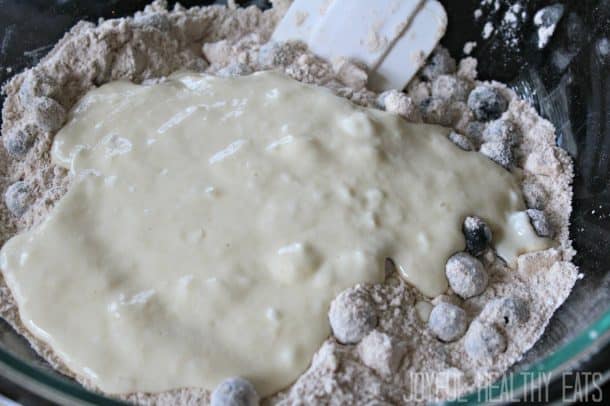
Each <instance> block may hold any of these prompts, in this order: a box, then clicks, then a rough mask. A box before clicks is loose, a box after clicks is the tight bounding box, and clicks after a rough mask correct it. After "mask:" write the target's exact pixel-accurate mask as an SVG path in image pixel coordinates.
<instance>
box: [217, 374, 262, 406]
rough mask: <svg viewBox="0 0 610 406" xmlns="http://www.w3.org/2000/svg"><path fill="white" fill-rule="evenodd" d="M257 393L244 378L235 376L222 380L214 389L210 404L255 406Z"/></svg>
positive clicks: (257, 399)
mask: <svg viewBox="0 0 610 406" xmlns="http://www.w3.org/2000/svg"><path fill="white" fill-rule="evenodd" d="M258 404H259V397H258V393H256V389H254V386H253V385H252V384H251V383H250V382H248V381H247V380H245V379H244V378H240V377H235V378H229V379H226V380H224V381H223V382H222V383H221V384H220V385H218V386H217V387H216V389H214V391H213V392H212V396H211V406H257V405H258Z"/></svg>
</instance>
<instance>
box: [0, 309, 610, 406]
mask: <svg viewBox="0 0 610 406" xmlns="http://www.w3.org/2000/svg"><path fill="white" fill-rule="evenodd" d="M609 343H610V310H607V311H606V312H605V313H604V314H603V315H602V316H601V317H600V318H598V319H597V320H596V321H594V322H593V323H591V324H590V325H589V327H587V329H586V330H585V331H583V332H582V333H580V334H579V335H577V336H576V337H574V338H572V339H571V340H569V341H568V342H566V343H565V344H563V345H562V346H561V347H560V348H559V349H557V350H556V351H554V352H553V353H551V354H550V355H548V356H546V357H545V358H543V359H541V360H538V361H536V362H534V363H532V364H530V365H529V366H528V367H526V368H525V369H523V370H520V371H516V372H511V373H510V374H507V375H504V376H503V377H501V378H500V379H498V380H496V382H494V383H493V384H491V385H488V386H486V387H483V388H481V389H478V390H476V391H474V392H472V393H470V394H467V395H466V396H460V397H459V398H457V399H453V400H448V401H443V402H440V403H439V404H442V405H476V404H487V403H492V402H493V403H503V402H508V401H510V400H514V399H518V398H520V397H521V396H523V395H525V394H527V393H529V392H532V391H534V390H537V389H540V388H541V387H543V385H545V384H549V383H550V382H553V381H555V380H557V379H558V378H560V376H561V374H562V373H564V372H566V371H569V370H571V369H573V368H575V367H577V366H578V365H579V364H580V363H581V362H584V361H586V360H587V359H588V358H589V357H591V356H593V355H594V354H595V353H597V352H598V351H599V349H600V348H602V347H603V346H605V345H608V344H609ZM0 373H2V375H3V376H5V377H6V378H8V379H9V380H11V381H12V382H14V383H16V384H17V385H19V386H22V387H23V388H25V389H27V390H29V391H31V392H33V393H35V394H37V395H40V396H43V397H45V398H47V399H50V400H54V401H57V402H60V403H62V404H81V405H82V404H104V405H117V406H119V405H126V404H127V403H125V402H123V401H121V400H119V399H116V398H112V397H109V396H106V395H104V394H102V393H100V392H95V391H93V390H88V389H86V388H85V387H84V386H82V385H81V384H79V383H78V382H76V381H74V380H71V379H70V378H68V377H65V376H60V375H57V373H56V372H53V373H51V372H50V371H49V370H47V369H45V368H43V367H41V366H37V365H33V364H32V363H30V362H28V361H25V360H23V359H21V357H19V356H17V355H14V354H13V353H11V352H10V351H7V350H6V349H4V348H2V346H0ZM543 374H546V376H547V377H550V380H549V381H547V382H543V379H542V376H543ZM532 376H537V377H538V378H536V379H535V381H534V382H532V379H531V377H532ZM507 378H508V384H501V385H500V384H496V383H497V382H499V381H501V380H502V379H507Z"/></svg>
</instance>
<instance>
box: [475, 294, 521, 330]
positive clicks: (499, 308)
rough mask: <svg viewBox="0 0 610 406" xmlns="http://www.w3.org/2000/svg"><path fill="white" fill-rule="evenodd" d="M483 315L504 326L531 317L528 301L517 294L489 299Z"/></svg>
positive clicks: (516, 323) (519, 322) (482, 312)
mask: <svg viewBox="0 0 610 406" xmlns="http://www.w3.org/2000/svg"><path fill="white" fill-rule="evenodd" d="M481 317H482V318H483V317H484V318H485V319H486V320H489V321H491V322H494V323H499V324H501V325H504V326H513V325H518V324H523V323H525V322H526V321H528V320H529V318H530V310H529V305H528V303H527V302H526V301H525V300H524V299H522V298H520V297H517V296H508V297H501V298H497V299H493V300H491V301H489V302H488V303H487V304H486V305H485V307H484V308H483V311H481Z"/></svg>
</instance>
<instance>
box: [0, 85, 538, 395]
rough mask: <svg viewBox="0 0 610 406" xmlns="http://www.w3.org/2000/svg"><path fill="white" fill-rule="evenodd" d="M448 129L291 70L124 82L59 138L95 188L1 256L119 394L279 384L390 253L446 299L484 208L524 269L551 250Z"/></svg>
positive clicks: (66, 348)
mask: <svg viewBox="0 0 610 406" xmlns="http://www.w3.org/2000/svg"><path fill="white" fill-rule="evenodd" d="M447 132H448V130H446V129H443V128H441V127H437V126H430V125H415V124H408V123H406V122H405V121H404V120H403V119H401V118H400V117H398V116H394V115H391V114H388V113H384V112H380V111H377V110H371V109H364V108H359V107H356V106H354V105H352V104H351V103H350V102H348V101H346V100H344V99H341V98H338V97H336V96H334V95H332V94H331V93H330V92H329V91H327V90H325V89H321V88H317V87H312V86H307V85H304V84H301V83H298V82H295V81H293V80H291V79H288V78H286V77H283V76H280V75H278V74H274V73H257V74H254V75H251V76H248V77H241V78H233V79H221V78H215V77H211V76H207V75H199V74H178V75H174V76H172V77H170V78H169V79H168V80H166V81H165V82H163V83H160V84H155V85H147V86H144V85H134V84H130V83H126V82H115V83H110V84H107V85H104V86H102V87H101V88H99V89H96V90H93V91H91V92H90V93H89V94H87V95H86V96H85V97H84V98H83V99H82V100H81V101H80V102H79V103H78V105H77V106H76V107H75V108H74V110H73V111H72V112H71V118H70V121H69V123H68V124H67V125H66V126H65V127H64V129H62V130H61V131H60V132H59V133H58V134H57V136H56V140H55V143H54V146H53V157H54V160H55V161H56V162H57V163H59V164H60V165H63V166H65V167H67V168H70V171H71V173H72V174H73V175H74V176H75V178H77V179H79V180H77V181H75V182H74V184H73V186H72V188H71V190H70V191H69V192H68V194H67V195H66V196H65V197H64V198H63V199H62V200H61V201H60V202H59V204H58V206H57V207H56V208H55V210H54V211H53V212H52V214H51V215H50V216H49V217H48V218H47V219H46V220H45V221H44V222H43V223H42V224H41V225H40V226H38V227H37V228H35V229H34V230H31V231H29V232H27V233H24V234H22V235H19V236H17V237H15V238H13V239H11V240H10V241H9V242H8V243H7V244H6V245H5V246H4V247H3V249H2V252H1V264H0V265H1V267H2V270H3V272H4V275H5V277H6V280H7V283H8V285H9V287H10V288H11V291H12V292H13V294H14V296H15V299H16V301H17V303H18V305H19V310H20V315H21V318H22V321H23V323H24V325H25V326H26V327H27V328H28V329H29V330H30V331H31V332H32V333H33V334H35V335H36V336H37V337H38V338H40V339H41V340H43V341H45V342H46V343H48V344H49V345H50V346H51V347H52V348H53V349H54V350H55V351H56V352H57V353H58V355H59V356H60V357H61V358H62V360H63V361H64V362H65V364H66V365H67V366H68V367H70V368H71V369H72V370H74V371H75V372H77V373H79V374H82V375H84V376H87V377H89V378H90V380H91V381H92V382H93V383H94V384H96V385H97V386H98V387H99V388H101V389H102V390H104V391H106V392H110V393H126V392H136V391H140V392H159V391H163V390H167V389H172V388H178V387H189V386H192V387H204V388H208V389H211V388H213V387H214V386H215V385H216V384H217V383H218V382H219V381H221V380H222V379H224V378H226V377H228V376H235V375H240V376H243V377H245V378H247V379H249V380H251V381H252V382H253V383H254V384H255V386H256V388H257V390H258V391H259V392H260V393H261V395H263V396H264V395H268V394H270V393H272V392H275V391H277V390H279V389H281V388H283V387H285V386H287V385H289V384H290V383H291V382H292V381H293V380H295V379H296V378H297V377H298V376H299V374H300V373H302V372H303V371H304V370H305V369H306V367H307V365H308V363H309V362H310V360H311V357H312V355H313V353H314V352H315V351H316V350H317V349H318V348H319V346H320V344H321V342H322V341H323V340H324V339H325V338H326V337H327V335H328V334H329V332H330V329H329V325H328V320H327V310H328V306H329V303H330V301H331V300H332V298H333V297H335V295H336V294H337V293H339V292H340V291H341V290H343V289H345V288H347V287H350V286H353V285H354V284H356V283H360V282H379V281H381V280H382V279H383V263H384V259H385V258H386V257H391V258H393V259H394V261H395V263H396V264H397V266H398V267H399V270H400V271H401V273H402V275H403V276H404V277H405V278H406V280H407V281H408V282H410V283H412V284H413V285H415V286H416V287H417V288H418V289H420V290H421V291H422V292H423V293H424V294H426V295H428V296H436V295H438V294H440V293H442V292H444V291H445V290H446V288H447V282H446V280H445V277H444V265H445V262H446V260H447V258H448V257H449V256H450V255H452V254H453V253H455V252H456V251H461V250H463V249H464V240H463V235H462V232H461V225H462V221H463V219H464V217H465V216H466V215H471V214H475V215H478V216H480V217H482V218H483V219H485V221H487V222H488V224H490V225H491V227H492V230H493V233H494V241H495V242H497V243H498V244H502V245H501V246H502V247H503V248H502V254H501V255H502V256H503V257H504V258H505V259H506V260H507V261H508V262H509V263H512V262H513V261H514V257H515V255H516V254H517V253H521V252H524V251H528V250H532V249H541V248H545V247H547V246H548V245H549V241H548V240H543V239H539V238H537V237H535V235H534V233H533V230H532V229H531V226H530V225H529V223H527V224H523V222H519V221H515V219H516V218H517V217H519V215H516V214H515V213H517V212H520V211H522V210H524V204H523V201H522V200H523V199H522V197H521V194H520V191H519V187H518V184H517V181H516V180H515V178H514V177H513V176H512V175H511V174H510V173H509V172H507V171H505V170H504V169H502V168H501V167H500V166H498V165H496V164H495V163H493V162H492V161H490V160H489V159H487V158H485V157H483V156H482V155H480V154H477V153H475V152H465V151H462V150H460V149H459V148H457V147H455V146H454V145H453V144H452V143H451V142H450V141H449V140H447V138H446V134H447ZM515 216H517V217H515ZM509 220H510V221H509ZM515 225H517V226H518V227H517V228H516V226H515ZM515 236H518V238H515Z"/></svg>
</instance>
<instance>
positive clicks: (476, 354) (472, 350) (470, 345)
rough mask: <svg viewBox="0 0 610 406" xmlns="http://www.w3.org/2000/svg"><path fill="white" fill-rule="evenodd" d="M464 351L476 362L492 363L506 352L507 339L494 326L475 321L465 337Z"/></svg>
mask: <svg viewBox="0 0 610 406" xmlns="http://www.w3.org/2000/svg"><path fill="white" fill-rule="evenodd" d="M464 349H465V350H466V353H467V354H468V355H469V356H470V357H471V358H473V359H475V360H478V361H490V360H492V359H493V358H494V357H495V356H496V355H498V354H500V353H502V352H504V351H505V350H506V339H505V338H504V336H503V335H502V333H500V332H499V331H498V329H497V328H496V327H494V326H493V325H490V324H483V323H481V322H480V321H474V322H472V323H471V324H470V328H469V329H468V332H466V336H465V337H464Z"/></svg>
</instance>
